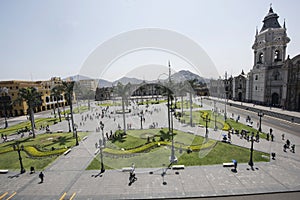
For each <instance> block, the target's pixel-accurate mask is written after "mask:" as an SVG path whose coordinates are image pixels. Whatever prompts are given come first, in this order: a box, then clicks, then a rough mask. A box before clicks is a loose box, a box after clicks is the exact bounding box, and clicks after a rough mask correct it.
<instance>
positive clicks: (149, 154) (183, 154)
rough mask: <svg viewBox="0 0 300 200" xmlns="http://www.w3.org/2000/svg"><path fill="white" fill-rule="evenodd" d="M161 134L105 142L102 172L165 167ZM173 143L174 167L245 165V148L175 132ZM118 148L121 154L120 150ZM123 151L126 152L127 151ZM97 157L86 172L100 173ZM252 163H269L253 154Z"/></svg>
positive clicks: (134, 133) (166, 148)
mask: <svg viewBox="0 0 300 200" xmlns="http://www.w3.org/2000/svg"><path fill="white" fill-rule="evenodd" d="M164 131H166V129H162V130H161V129H149V130H130V131H128V133H127V136H126V137H125V138H123V139H122V142H120V141H118V142H113V143H111V142H108V146H107V147H106V148H105V149H104V150H103V152H104V153H103V154H104V156H103V160H104V164H105V166H106V169H121V168H123V167H130V166H131V164H132V163H135V166H136V167H140V168H153V167H162V166H163V165H168V164H169V156H170V153H171V141H169V140H168V138H165V140H164V141H159V138H160V136H161V135H162V132H164ZM163 134H165V133H163ZM148 136H149V137H150V138H153V137H155V138H156V141H155V142H152V140H150V142H148V141H147V139H145V138H147V137H148ZM109 143H110V144H109ZM158 143H159V144H160V145H159V144H158ZM174 143H175V145H174V146H175V155H176V157H177V158H178V164H184V165H186V166H193V165H212V164H222V163H223V162H231V161H232V159H235V160H237V161H238V162H239V163H247V162H248V161H249V155H250V150H249V149H247V148H243V147H239V146H235V145H231V144H226V143H222V142H218V141H215V140H208V141H205V139H204V138H203V137H201V136H195V135H193V134H189V133H184V132H181V131H175V135H174ZM150 146H151V147H150ZM134 147H136V148H134ZM148 147H150V148H148ZM121 148H123V150H120V149H121ZM127 148H130V149H129V150H128V149H127ZM189 148H190V149H194V151H193V152H192V153H187V149H189ZM262 155H264V156H262ZM265 156H266V158H265ZM99 157H100V156H99V154H98V155H97V156H96V157H95V159H94V160H93V161H92V162H91V163H90V165H89V166H88V168H87V169H88V170H94V169H100V161H99ZM253 160H254V162H259V161H269V154H268V153H264V152H258V151H254V156H253Z"/></svg>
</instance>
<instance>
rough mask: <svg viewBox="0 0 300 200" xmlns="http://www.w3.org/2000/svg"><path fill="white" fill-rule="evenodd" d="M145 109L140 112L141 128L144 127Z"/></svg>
mask: <svg viewBox="0 0 300 200" xmlns="http://www.w3.org/2000/svg"><path fill="white" fill-rule="evenodd" d="M143 116H144V115H143V111H141V113H140V117H141V129H143Z"/></svg>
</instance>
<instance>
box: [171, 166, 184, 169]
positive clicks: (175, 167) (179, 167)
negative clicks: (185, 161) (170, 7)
mask: <svg viewBox="0 0 300 200" xmlns="http://www.w3.org/2000/svg"><path fill="white" fill-rule="evenodd" d="M172 169H173V170H176V169H184V165H173V166H172Z"/></svg>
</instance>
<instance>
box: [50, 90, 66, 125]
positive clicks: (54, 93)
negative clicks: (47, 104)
mask: <svg viewBox="0 0 300 200" xmlns="http://www.w3.org/2000/svg"><path fill="white" fill-rule="evenodd" d="M62 93H63V87H62V85H56V86H54V87H53V88H52V89H51V96H53V97H54V98H55V99H56V104H57V112H58V117H59V121H60V122H61V114H60V109H59V103H58V101H59V99H60V97H61V94H62ZM54 110H55V105H54Z"/></svg>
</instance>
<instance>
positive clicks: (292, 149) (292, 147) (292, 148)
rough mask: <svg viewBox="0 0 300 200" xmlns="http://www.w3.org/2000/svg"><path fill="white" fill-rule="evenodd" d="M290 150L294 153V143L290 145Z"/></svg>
mask: <svg viewBox="0 0 300 200" xmlns="http://www.w3.org/2000/svg"><path fill="white" fill-rule="evenodd" d="M291 152H292V153H295V144H293V145H292V146H291Z"/></svg>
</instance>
